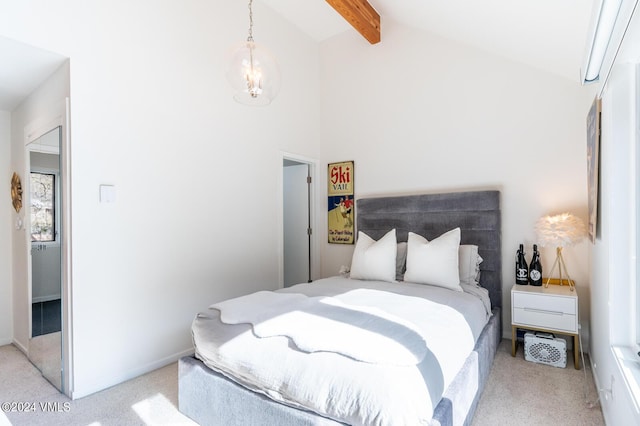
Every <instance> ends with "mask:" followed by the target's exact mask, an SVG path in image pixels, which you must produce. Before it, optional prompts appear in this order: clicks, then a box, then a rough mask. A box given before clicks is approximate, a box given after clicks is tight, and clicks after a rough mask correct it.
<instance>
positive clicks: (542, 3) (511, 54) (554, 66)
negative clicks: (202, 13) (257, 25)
mask: <svg viewBox="0 0 640 426" xmlns="http://www.w3.org/2000/svg"><path fill="white" fill-rule="evenodd" d="M256 1H260V2H262V3H264V4H266V5H268V6H269V7H271V8H272V9H273V10H275V11H276V12H278V13H279V14H281V15H282V16H284V17H285V18H286V19H288V20H290V21H291V22H293V23H294V24H295V25H297V26H298V27H299V28H300V29H301V30H302V31H303V32H305V33H307V34H308V35H309V36H310V37H312V38H313V39H315V40H318V41H323V40H326V39H327V38H329V37H332V36H334V35H336V34H339V33H342V32H344V31H356V30H354V29H353V28H352V27H351V26H350V25H349V24H348V23H347V22H346V21H345V19H343V18H342V17H341V16H340V15H339V14H338V13H337V12H336V11H335V10H334V9H333V8H332V6H331V5H330V4H329V3H335V2H338V3H343V4H344V7H349V5H350V4H353V3H360V2H362V1H365V0H326V1H323V0H304V1H300V0H256ZM367 1H368V3H369V4H370V5H371V6H372V7H373V8H374V9H375V10H376V11H377V12H378V13H379V14H380V21H381V23H380V27H381V42H382V43H384V38H385V36H384V31H385V30H384V28H385V22H390V21H393V22H395V23H397V24H401V25H406V26H410V27H413V28H417V29H420V30H424V31H427V32H429V33H433V34H436V35H438V36H441V37H444V38H448V39H451V40H455V41H458V42H461V43H465V44H469V45H472V46H475V47H478V48H480V49H483V50H486V51H489V52H491V53H494V54H497V55H500V56H504V57H507V58H510V59H513V60H515V61H519V62H523V63H525V64H528V65H531V66H534V67H536V68H538V69H541V70H544V71H548V72H550V73H553V74H556V75H560V76H563V77H566V78H569V79H571V80H573V81H576V82H578V81H579V71H580V66H581V65H582V60H583V55H584V52H585V44H586V38H587V32H588V29H589V24H590V20H591V10H592V8H593V4H594V2H593V1H585V0H518V1H514V0H483V1H477V0H475V1H474V0H446V1H443V0H367ZM363 43H366V41H365V40H363ZM363 48H364V47H363ZM370 48H375V46H371V47H370Z"/></svg>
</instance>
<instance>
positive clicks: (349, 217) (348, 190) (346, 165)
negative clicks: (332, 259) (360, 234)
mask: <svg viewBox="0 0 640 426" xmlns="http://www.w3.org/2000/svg"><path fill="white" fill-rule="evenodd" d="M353 177H354V166H353V161H345V162H342V163H331V164H329V167H328V170H327V181H328V188H327V194H328V211H329V217H328V218H327V224H328V228H329V229H328V233H327V235H328V240H329V242H330V243H334V244H353V243H354V241H355V231H354V225H353V224H354V222H355V220H354V217H355V207H356V206H355V201H354V198H353Z"/></svg>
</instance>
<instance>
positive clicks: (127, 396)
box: [0, 340, 604, 426]
mask: <svg viewBox="0 0 640 426" xmlns="http://www.w3.org/2000/svg"><path fill="white" fill-rule="evenodd" d="M510 351H511V342H510V341H509V340H503V341H502V343H501V344H500V347H499V349H498V353H497V355H496V359H495V363H494V365H493V369H492V371H491V375H490V377H489V381H488V383H487V387H486V388H485V391H484V394H483V396H482V398H481V400H480V403H479V405H478V410H477V412H476V416H475V418H474V420H473V423H472V424H473V426H488V425H492V426H499V425H545V426H546V425H580V426H587V425H604V420H603V418H602V412H601V411H600V407H599V406H598V405H596V406H595V408H588V407H587V403H586V399H585V396H584V395H585V386H586V389H587V390H586V392H587V394H588V396H589V397H590V398H591V399H592V400H595V390H594V384H593V379H592V376H591V370H590V369H587V380H586V382H585V376H584V372H583V370H575V369H574V368H573V365H572V364H571V365H569V366H567V368H555V367H550V366H547V365H541V364H534V363H531V362H527V361H525V360H524V357H523V355H522V349H520V350H519V351H518V356H516V357H515V358H514V357H512V356H511V352H510ZM568 356H570V355H569V354H568ZM587 363H588V361H587ZM0 377H1V378H2V380H1V381H0V403H7V402H8V403H11V402H15V403H27V404H25V405H23V406H22V407H20V408H21V409H22V410H23V411H22V412H19V411H18V407H17V405H14V406H13V407H10V409H9V410H6V406H5V405H3V410H2V411H0V425H2V426H5V425H14V426H22V425H29V426H38V425H43V426H44V425H46V426H55V425H92V426H98V425H100V426H106V425H118V426H120V425H190V426H193V425H195V423H193V422H192V421H191V420H190V419H188V418H187V417H185V416H184V415H182V414H181V413H180V412H179V411H178V409H177V406H178V367H177V363H173V364H170V365H168V366H166V367H163V368H160V369H158V370H155V371H152V372H151V373H148V374H145V375H143V376H140V377H137V378H135V379H132V380H129V381H127V382H125V383H122V384H120V385H117V386H114V387H112V388H109V389H106V390H104V391H101V392H98V393H95V394H93V395H90V396H87V397H85V398H81V399H77V400H73V401H71V400H70V399H69V398H67V397H66V396H64V395H62V394H60V393H59V392H58V391H57V390H56V389H55V388H54V387H53V386H52V385H51V384H50V383H49V382H47V381H46V380H45V379H43V377H42V375H41V374H40V372H39V371H38V369H36V368H35V367H34V366H33V365H32V364H31V363H30V362H29V361H28V360H27V358H26V357H25V356H24V354H22V352H20V351H19V350H18V349H16V348H15V347H14V346H12V345H7V346H2V347H0ZM11 408H15V409H14V410H12V409H11ZM25 410H28V411H25Z"/></svg>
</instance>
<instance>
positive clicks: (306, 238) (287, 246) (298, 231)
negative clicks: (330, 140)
mask: <svg viewBox="0 0 640 426" xmlns="http://www.w3.org/2000/svg"><path fill="white" fill-rule="evenodd" d="M314 171H315V167H314V163H313V162H312V161H310V160H303V159H300V158H291V157H288V156H284V157H283V160H282V201H283V203H282V223H283V225H282V229H283V232H282V238H283V262H282V269H283V285H284V287H289V286H292V285H294V284H299V283H305V282H311V281H312V280H313V269H314V267H315V265H314V263H315V262H314V261H313V260H312V259H313V258H314V257H315V250H314V240H315V238H314V232H313V228H314V226H313V221H314V215H313V214H312V212H313V210H312V205H313V194H314V192H315V191H314V190H313V188H314V179H313V177H312V175H313V173H314Z"/></svg>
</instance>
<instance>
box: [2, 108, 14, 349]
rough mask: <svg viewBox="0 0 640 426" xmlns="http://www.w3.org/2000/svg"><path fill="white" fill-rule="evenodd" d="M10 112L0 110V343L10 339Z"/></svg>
mask: <svg viewBox="0 0 640 426" xmlns="http://www.w3.org/2000/svg"><path fill="white" fill-rule="evenodd" d="M10 148H11V113H9V112H8V111H0V179H1V181H2V183H3V185H2V186H0V187H1V188H3V189H2V191H3V192H4V193H5V197H3V201H2V202H1V203H0V346H1V345H6V344H8V343H11V340H12V334H13V332H12V328H13V321H12V307H11V229H12V228H13V223H14V219H15V216H14V215H15V210H14V209H13V206H12V205H11V202H10V198H9V197H6V194H8V193H9V188H10V182H11V176H13V171H12V169H11V149H10Z"/></svg>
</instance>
